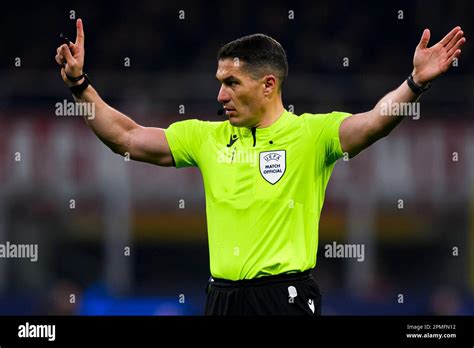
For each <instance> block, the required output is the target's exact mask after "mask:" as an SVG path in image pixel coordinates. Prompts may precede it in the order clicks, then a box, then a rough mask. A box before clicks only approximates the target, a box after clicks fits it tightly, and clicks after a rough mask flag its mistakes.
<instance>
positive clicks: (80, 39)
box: [76, 18, 84, 47]
mask: <svg viewBox="0 0 474 348" xmlns="http://www.w3.org/2000/svg"><path fill="white" fill-rule="evenodd" d="M76 45H79V46H81V47H84V28H83V26H82V19H80V18H79V19H78V20H77V21H76Z"/></svg>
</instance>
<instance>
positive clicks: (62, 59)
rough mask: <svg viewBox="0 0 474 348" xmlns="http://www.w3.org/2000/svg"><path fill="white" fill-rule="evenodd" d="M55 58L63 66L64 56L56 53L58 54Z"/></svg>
mask: <svg viewBox="0 0 474 348" xmlns="http://www.w3.org/2000/svg"><path fill="white" fill-rule="evenodd" d="M54 59H55V60H56V63H58V64H59V65H61V66H63V64H64V57H63V56H62V55H60V54H56V56H55V57H54Z"/></svg>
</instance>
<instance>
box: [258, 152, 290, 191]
mask: <svg viewBox="0 0 474 348" xmlns="http://www.w3.org/2000/svg"><path fill="white" fill-rule="evenodd" d="M259 162H260V174H262V177H263V178H264V179H265V180H267V181H268V182H269V183H270V184H272V185H274V184H276V183H277V182H278V181H279V180H280V179H281V177H282V176H283V174H285V171H286V151H285V150H277V151H265V152H260V161H259Z"/></svg>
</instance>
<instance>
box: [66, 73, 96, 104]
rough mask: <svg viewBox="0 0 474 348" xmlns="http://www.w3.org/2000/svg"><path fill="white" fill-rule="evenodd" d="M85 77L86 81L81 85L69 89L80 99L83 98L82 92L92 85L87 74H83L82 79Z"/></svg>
mask: <svg viewBox="0 0 474 348" xmlns="http://www.w3.org/2000/svg"><path fill="white" fill-rule="evenodd" d="M83 77H84V81H83V82H82V83H81V84H80V85H77V86H72V87H69V89H70V90H71V93H72V94H74V96H76V97H78V98H79V97H80V96H81V94H82V92H83V91H84V90H85V89H86V88H87V87H88V86H89V85H90V84H91V83H90V80H89V77H88V76H87V74H82V77H81V78H83Z"/></svg>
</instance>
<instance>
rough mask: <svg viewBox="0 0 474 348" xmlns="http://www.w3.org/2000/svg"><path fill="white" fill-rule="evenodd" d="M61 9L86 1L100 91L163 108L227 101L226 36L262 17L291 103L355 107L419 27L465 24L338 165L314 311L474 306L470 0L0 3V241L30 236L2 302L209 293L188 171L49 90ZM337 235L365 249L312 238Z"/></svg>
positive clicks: (202, 225) (60, 305) (196, 304)
mask: <svg viewBox="0 0 474 348" xmlns="http://www.w3.org/2000/svg"><path fill="white" fill-rule="evenodd" d="M71 11H74V12H71ZM180 11H184V12H180ZM289 11H293V15H294V19H290V18H289V16H290V14H291V13H290V12H289ZM400 11H402V12H400ZM73 14H74V15H75V18H79V17H80V18H83V20H84V27H85V35H86V39H85V44H86V72H88V74H89V76H90V78H91V80H92V82H93V85H94V86H95V88H96V89H97V90H98V91H99V93H100V94H101V96H102V98H103V99H105V100H106V101H107V102H108V103H109V104H111V105H112V106H114V107H116V108H117V109H119V110H120V111H122V112H124V113H126V114H128V115H129V116H131V117H132V118H133V119H134V120H136V121H137V122H138V123H140V124H143V125H148V126H158V127H167V126H168V125H169V124H170V123H172V122H175V121H178V120H183V119H188V118H200V119H205V120H219V119H221V118H220V117H219V116H217V114H216V111H217V109H218V108H219V105H218V103H217V101H216V97H217V92H218V89H219V85H218V82H217V81H216V80H215V78H214V75H215V70H216V61H215V56H216V52H217V50H218V48H219V47H220V46H221V45H222V44H224V43H226V42H228V41H230V40H233V39H235V38H237V37H241V36H243V35H247V34H250V33H255V32H263V33H266V34H269V35H271V36H274V37H275V38H276V39H277V40H279V41H280V42H281V43H282V44H283V46H284V47H285V49H286V51H287V54H288V59H289V64H290V73H289V78H288V81H287V83H286V86H285V87H284V91H283V99H284V104H285V106H286V107H287V108H288V107H290V105H291V106H292V107H293V108H294V112H295V113H297V114H301V113H304V112H312V113H324V112H330V111H332V110H340V111H348V112H352V113H357V112H362V111H366V110H369V109H370V108H372V107H373V105H375V103H376V102H377V101H378V99H379V98H381V97H382V96H383V95H384V94H385V93H387V92H388V91H389V90H391V89H394V88H396V87H397V86H398V85H399V84H400V83H401V82H402V81H403V80H404V79H405V78H406V76H407V75H408V74H409V73H410V72H411V69H412V57H413V52H414V49H415V46H416V45H417V44H418V41H419V38H420V36H421V33H422V30H423V29H424V28H425V27H428V28H430V29H431V33H432V38H431V41H430V45H431V44H433V43H435V42H437V41H438V40H439V39H441V38H442V37H443V36H444V35H445V34H446V33H447V32H448V31H449V30H450V29H451V28H452V27H454V26H455V25H461V26H462V28H463V29H464V31H465V32H466V36H467V38H468V43H467V45H466V46H465V47H464V49H463V54H462V57H461V59H460V61H459V65H458V66H457V67H453V68H452V69H451V71H450V72H449V73H448V74H447V75H445V76H443V77H442V78H441V79H439V80H438V81H436V82H435V83H434V86H433V88H432V89H431V90H430V91H429V92H428V93H427V94H426V95H424V96H423V97H422V104H421V117H420V119H419V120H414V119H411V118H408V119H407V120H405V121H404V122H403V123H402V124H401V125H400V126H399V127H398V128H397V129H396V130H395V131H394V132H393V133H392V134H391V135H390V136H389V137H388V138H386V139H384V140H382V141H380V142H379V143H377V144H375V145H374V146H372V147H371V148H370V149H368V150H366V151H365V152H364V153H362V154H360V155H359V156H358V157H357V158H355V159H354V160H350V161H348V162H344V161H342V160H341V161H339V162H338V164H337V165H336V168H335V170H334V174H333V177H332V179H331V181H330V184H329V187H328V192H327V198H326V202H325V206H324V209H323V213H322V219H321V223H320V242H319V253H318V264H317V267H316V269H315V271H314V275H315V276H316V278H317V279H318V281H319V284H320V287H321V291H322V293H323V299H324V307H323V314H336V315H339V314H340V315H354V314H360V315H365V314H380V315H389V314H396V315H398V314H408V315H411V314H461V315H466V314H470V315H472V314H473V313H474V297H473V293H474V137H473V135H474V132H473V122H472V117H473V116H474V115H473V110H474V108H473V100H474V79H473V67H472V57H473V56H472V48H471V46H472V42H471V43H470V41H469V39H470V37H471V35H472V33H474V28H473V26H472V17H473V15H474V3H473V2H470V1H467V0H466V1H429V2H428V1H421V0H418V1H391V2H375V1H374V2H363V3H362V2H357V3H356V2H353V1H341V0H332V1H328V0H324V1H314V2H310V1H305V2H302V1H288V2H282V1H280V2H276V1H275V2H274V1H261V2H260V1H259V2H256V1H247V0H245V1H230V2H222V1H206V2H197V1H196V2H194V1H166V2H165V1H151V0H150V1H134V2H131V1H123V0H122V1H94V2H92V1H91V2H89V3H88V4H86V3H85V2H82V1H68V2H67V3H66V2H61V3H59V2H57V3H53V2H51V3H49V2H48V3H47V2H45V3H43V2H37V3H31V4H25V3H24V2H21V3H20V2H17V3H15V2H8V3H5V4H2V11H1V13H0V18H1V20H0V35H1V39H0V80H1V81H2V84H1V86H0V118H1V126H0V144H1V146H0V158H1V165H0V188H1V189H0V243H4V242H5V241H10V242H11V243H37V244H38V246H39V259H38V261H37V262H30V261H29V260H24V259H22V260H20V259H0V314H14V315H17V314H111V315H115V314H153V315H189V314H198V315H199V314H201V313H202V312H203V308H204V301H205V293H204V289H205V285H206V282H207V279H208V277H209V262H208V250H207V239H206V220H205V202H204V194H203V187H202V179H201V176H200V173H199V171H198V170H197V169H180V170H176V169H174V168H159V167H156V166H152V165H149V164H143V163H139V162H126V161H124V159H123V158H122V157H119V156H117V155H115V154H113V153H112V152H111V151H110V150H109V149H107V148H106V147H105V146H104V145H103V144H102V143H101V142H100V141H99V140H98V139H97V138H96V137H95V136H94V134H93V133H92V132H91V131H90V130H89V129H88V128H87V127H86V125H85V123H84V121H83V120H81V119H79V118H78V117H58V116H56V115H55V104H56V103H58V102H61V103H62V102H63V100H64V99H67V100H68V101H71V100H72V97H71V96H70V94H69V93H68V90H67V88H66V87H65V86H64V84H63V83H62V81H61V79H60V76H59V69H58V68H57V67H56V64H55V62H54V55H55V52H56V47H57V46H58V45H59V33H61V32H64V33H65V34H66V35H67V36H68V37H70V38H74V37H75V25H74V20H72V19H71V18H70V17H71V16H72V15H73ZM180 14H181V15H183V14H184V19H180V18H179V16H180ZM400 17H402V18H400ZM17 58H20V61H18V59H17ZM127 58H128V59H129V63H130V64H129V66H127V64H126V62H127V61H128V60H127ZM344 58H349V66H343V59H344ZM18 62H20V65H19V66H18V64H17V63H18ZM180 106H184V111H185V112H184V113H180V110H183V109H182V107H181V109H180ZM16 153H20V154H21V161H15V154H16ZM456 156H457V157H456ZM302 189H304V188H302ZM71 200H74V202H75V208H74V209H71V208H70V206H71ZM399 200H403V209H399V204H400V201H399ZM183 203H184V208H183ZM333 241H336V242H338V243H363V244H364V245H365V252H366V257H365V261H364V262H357V261H356V260H354V259H330V258H326V257H324V245H326V244H328V243H332V242H333ZM127 247H129V248H130V255H129V256H126V255H124V254H125V252H124V250H128V249H125V248H127ZM453 248H458V249H457V251H458V253H457V254H456V252H454V251H453V250H455V249H453ZM453 254H454V255H453ZM400 294H402V295H403V303H399V299H400V297H399V295H400ZM71 295H74V296H73V297H71ZM71 299H74V301H71ZM71 302H74V303H71Z"/></svg>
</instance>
